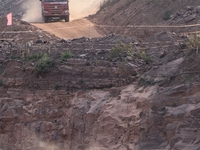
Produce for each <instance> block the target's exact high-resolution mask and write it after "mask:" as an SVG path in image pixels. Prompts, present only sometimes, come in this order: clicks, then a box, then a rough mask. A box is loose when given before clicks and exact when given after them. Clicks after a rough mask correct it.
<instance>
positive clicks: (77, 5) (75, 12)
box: [69, 0, 104, 20]
mask: <svg viewBox="0 0 200 150" xmlns="http://www.w3.org/2000/svg"><path fill="white" fill-rule="evenodd" d="M103 1H104V0H84V1H83V0H70V2H69V7H70V8H69V9H70V20H75V19H80V18H83V17H87V16H88V15H90V14H95V13H96V12H97V11H98V10H99V8H100V5H101V3H102V2H103Z"/></svg>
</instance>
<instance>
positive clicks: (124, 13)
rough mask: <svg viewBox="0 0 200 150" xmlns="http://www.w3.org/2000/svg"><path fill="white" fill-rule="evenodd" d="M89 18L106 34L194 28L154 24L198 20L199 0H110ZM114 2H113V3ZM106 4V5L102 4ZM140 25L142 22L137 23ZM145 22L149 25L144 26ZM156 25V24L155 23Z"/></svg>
mask: <svg viewBox="0 0 200 150" xmlns="http://www.w3.org/2000/svg"><path fill="white" fill-rule="evenodd" d="M110 1H111V2H110V3H106V4H105V5H102V6H104V7H102V9H101V10H100V11H98V12H97V13H96V14H95V15H92V16H90V17H89V18H90V20H91V21H92V22H94V23H96V24H97V25H98V26H97V28H98V29H99V30H100V31H104V33H106V34H110V33H117V34H124V35H128V36H134V35H135V36H137V37H138V36H140V37H144V36H145V37H146V36H149V35H150V36H152V33H153V34H154V33H156V32H160V31H175V32H185V31H196V30H198V28H192V29H190V27H189V28H186V29H185V28H171V27H167V28H166V27H159V28H158V27H157V26H163V25H165V26H166V25H187V24H196V23H199V19H200V13H199V12H200V10H199V9H200V7H199V6H200V2H199V0H192V1H188V0H167V1H166V0H119V1H116V0H110ZM114 2H115V3H114ZM106 6H107V7H106ZM139 25H142V26H139ZM145 25H147V26H149V25H150V27H144V26H145ZM155 26H156V27H155Z"/></svg>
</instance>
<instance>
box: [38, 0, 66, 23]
mask: <svg viewBox="0 0 200 150" xmlns="http://www.w3.org/2000/svg"><path fill="white" fill-rule="evenodd" d="M40 1H41V7H42V17H43V20H44V22H49V21H50V20H61V19H64V20H65V22H69V1H68V0H40Z"/></svg>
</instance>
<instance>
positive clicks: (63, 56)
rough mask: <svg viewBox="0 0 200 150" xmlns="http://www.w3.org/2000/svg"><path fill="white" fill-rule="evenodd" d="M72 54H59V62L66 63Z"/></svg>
mask: <svg viewBox="0 0 200 150" xmlns="http://www.w3.org/2000/svg"><path fill="white" fill-rule="evenodd" d="M72 57H73V54H72V53H71V52H62V53H61V61H66V60H67V59H69V58H72Z"/></svg>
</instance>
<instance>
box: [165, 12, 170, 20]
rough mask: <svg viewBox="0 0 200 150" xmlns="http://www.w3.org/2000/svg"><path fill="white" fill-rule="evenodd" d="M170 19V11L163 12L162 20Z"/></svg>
mask: <svg viewBox="0 0 200 150" xmlns="http://www.w3.org/2000/svg"><path fill="white" fill-rule="evenodd" d="M170 17H171V12H170V11H167V12H165V14H164V16H163V19H164V20H169V19H170Z"/></svg>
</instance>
